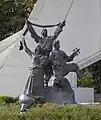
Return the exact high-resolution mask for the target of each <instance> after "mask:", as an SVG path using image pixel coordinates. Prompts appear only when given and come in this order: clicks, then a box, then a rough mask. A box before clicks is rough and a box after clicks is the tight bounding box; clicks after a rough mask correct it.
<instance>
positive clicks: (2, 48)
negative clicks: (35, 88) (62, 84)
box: [0, 0, 101, 96]
mask: <svg viewBox="0 0 101 120" xmlns="http://www.w3.org/2000/svg"><path fill="white" fill-rule="evenodd" d="M71 2H72V0H38V1H37V3H36V5H35V8H34V9H33V11H32V13H31V15H30V17H29V20H30V21H31V22H33V23H36V24H42V25H44V24H56V23H58V22H61V21H63V20H64V18H65V15H66V13H67V11H68V8H69V6H70V4H71ZM100 21H101V1H100V0H74V3H73V6H72V8H71V10H70V12H69V15H68V17H67V19H66V26H65V27H64V29H63V32H62V33H61V34H60V36H59V37H58V39H59V40H60V42H61V49H63V50H64V51H65V52H66V53H67V54H68V55H69V54H71V52H72V50H73V49H74V48H75V47H78V48H80V51H81V53H80V55H79V56H77V57H76V58H75V59H74V62H77V63H78V64H79V66H80V68H84V67H86V66H89V65H90V64H92V63H94V62H96V61H98V60H100V59H101V40H100V38H101V22H100ZM25 28H26V27H25ZM25 28H24V29H25ZM24 29H23V30H24ZM35 29H36V31H37V32H38V34H40V31H41V28H37V27H35ZM55 29H56V27H55V28H49V29H48V31H49V34H53V32H54V30H55ZM23 30H22V31H23ZM22 31H20V32H18V33H16V34H14V35H13V36H11V37H9V38H7V39H5V40H3V41H2V42H0V69H1V70H0V94H5V95H13V96H17V95H20V94H21V92H22V91H23V87H24V85H25V82H26V77H27V73H28V66H29V64H30V62H31V61H30V59H29V57H28V56H27V55H26V54H25V53H24V51H19V40H20V35H21V34H22ZM26 40H27V43H28V46H29V47H30V48H31V49H32V50H34V48H35V45H36V44H35V42H34V40H33V39H32V38H31V36H30V34H29V33H28V34H27V35H26ZM71 81H72V80H71ZM71 83H72V86H73V85H74V82H71Z"/></svg>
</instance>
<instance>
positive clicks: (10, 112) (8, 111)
mask: <svg viewBox="0 0 101 120" xmlns="http://www.w3.org/2000/svg"><path fill="white" fill-rule="evenodd" d="M19 111H20V109H19V105H17V104H15V103H13V104H5V105H0V120H101V105H67V106H59V105H56V104H52V103H46V104H44V105H43V106H42V107H39V106H37V107H31V108H30V109H29V110H28V111H27V112H26V113H23V114H20V112H19Z"/></svg>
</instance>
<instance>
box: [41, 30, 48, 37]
mask: <svg viewBox="0 0 101 120" xmlns="http://www.w3.org/2000/svg"><path fill="white" fill-rule="evenodd" d="M41 35H42V36H43V37H47V29H42V31H41Z"/></svg>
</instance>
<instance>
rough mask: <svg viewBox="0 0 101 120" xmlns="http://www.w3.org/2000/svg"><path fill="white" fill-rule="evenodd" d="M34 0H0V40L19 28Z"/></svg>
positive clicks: (22, 24)
mask: <svg viewBox="0 0 101 120" xmlns="http://www.w3.org/2000/svg"><path fill="white" fill-rule="evenodd" d="M35 2H36V0H0V41H1V40H3V39H5V38H7V37H8V36H10V35H12V34H14V33H16V32H17V31H19V30H21V29H22V28H23V26H24V23H25V18H27V17H28V15H29V13H30V12H31V10H32V9H33V7H34V3H35Z"/></svg>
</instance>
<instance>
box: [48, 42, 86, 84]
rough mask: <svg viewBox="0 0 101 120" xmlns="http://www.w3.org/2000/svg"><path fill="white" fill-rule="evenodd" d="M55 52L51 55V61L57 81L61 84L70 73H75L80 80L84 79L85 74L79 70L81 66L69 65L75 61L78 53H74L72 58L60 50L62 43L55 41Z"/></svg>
mask: <svg viewBox="0 0 101 120" xmlns="http://www.w3.org/2000/svg"><path fill="white" fill-rule="evenodd" d="M53 46H54V50H53V51H52V52H51V53H50V55H49V59H50V62H51V64H52V66H53V70H54V73H55V77H56V80H58V81H59V82H61V81H62V80H63V79H64V77H65V76H66V75H67V74H68V73H69V72H75V73H76V74H77V77H78V78H79V79H80V78H82V77H84V74H83V73H82V72H81V71H80V70H79V66H78V65H77V64H76V63H67V62H70V61H72V60H73V58H74V57H75V56H76V55H77V51H75V52H73V53H72V54H71V55H70V56H67V54H66V53H65V52H64V51H62V50H60V41H59V40H57V41H54V44H53Z"/></svg>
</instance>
